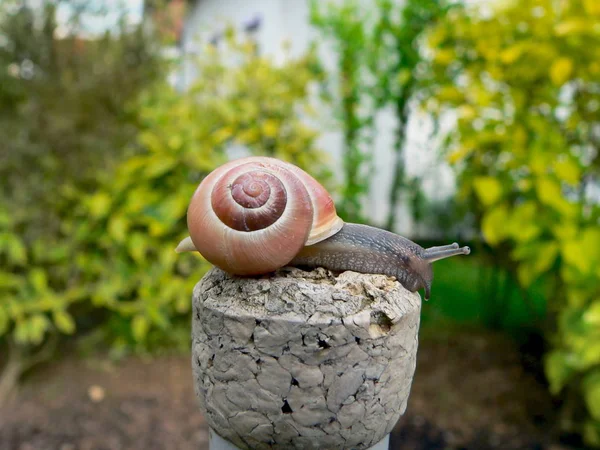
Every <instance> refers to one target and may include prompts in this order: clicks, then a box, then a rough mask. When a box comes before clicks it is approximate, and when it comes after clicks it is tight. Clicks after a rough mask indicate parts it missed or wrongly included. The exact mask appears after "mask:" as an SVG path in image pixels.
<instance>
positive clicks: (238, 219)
mask: <svg viewBox="0 0 600 450" xmlns="http://www.w3.org/2000/svg"><path fill="white" fill-rule="evenodd" d="M187 225H188V230H189V233H190V236H189V237H188V238H186V239H184V240H183V241H181V242H180V244H179V245H178V247H177V249H176V250H177V251H178V252H184V251H198V252H199V253H200V254H201V255H202V256H203V257H204V258H205V259H206V260H208V261H209V262H210V263H212V264H214V265H215V266H217V267H219V268H221V269H222V270H224V271H226V272H229V273H231V274H234V275H258V274H264V273H269V272H272V271H274V270H276V269H278V268H280V267H284V266H297V267H311V268H314V267H324V268H326V269H329V270H333V271H340V272H341V271H345V270H352V271H355V272H361V273H378V274H385V275H390V276H394V277H396V279H397V280H398V281H399V282H400V283H401V284H402V285H403V286H404V287H405V288H406V289H408V290H410V291H411V292H415V291H417V290H419V289H425V299H428V298H429V297H430V292H431V283H432V281H433V269H432V265H431V264H432V263H433V262H434V261H437V260H439V259H442V258H447V257H450V256H454V255H460V254H464V255H467V254H469V253H470V250H469V248H468V247H462V248H460V247H459V246H458V244H456V243H453V244H450V245H446V246H441V247H433V248H429V249H424V248H423V247H421V246H419V245H418V244H415V243H414V242H412V241H410V240H409V239H406V238H404V237H402V236H399V235H397V234H395V233H391V232H389V231H386V230H382V229H379V228H376V227H371V226H368V225H360V224H353V223H344V222H343V221H342V219H340V218H339V217H338V216H337V213H336V210H335V205H334V202H333V200H332V198H331V196H330V195H329V194H328V193H327V191H326V190H325V188H324V187H323V186H321V184H319V183H318V182H317V181H316V180H315V179H314V178H313V177H311V176H310V175H309V174H307V173H306V172H304V171H303V170H302V169H300V168H298V167H296V166H294V165H292V164H290V163H287V162H284V161H280V160H278V159H275V158H268V157H248V158H242V159H238V160H233V161H230V162H229V163H226V164H224V165H222V166H220V167H218V168H217V169H215V170H214V171H213V172H211V173H210V174H209V175H208V176H206V177H205V178H204V179H203V180H202V182H201V183H200V185H199V186H198V188H197V189H196V191H195V192H194V195H193V196H192V199H191V201H190V205H189V207H188V213H187Z"/></svg>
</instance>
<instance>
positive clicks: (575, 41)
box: [427, 0, 600, 445]
mask: <svg viewBox="0 0 600 450" xmlns="http://www.w3.org/2000/svg"><path fill="white" fill-rule="evenodd" d="M598 23H600V8H599V7H598V6H597V2H595V1H593V0H592V1H590V0H569V1H563V2H558V3H557V2H554V1H551V0H523V1H520V2H509V3H503V4H502V6H495V7H492V6H490V4H485V5H483V6H480V7H478V8H475V9H471V8H455V9H454V10H453V11H452V12H451V13H450V14H449V15H448V16H447V20H445V21H443V22H441V23H440V26H439V27H438V28H437V29H436V30H435V32H434V33H433V34H432V36H431V37H430V46H431V48H432V67H433V69H432V73H431V80H430V83H431V84H430V88H431V91H432V94H433V97H432V98H431V99H430V100H429V101H428V102H427V107H428V108H430V109H431V110H434V111H436V112H437V113H438V114H439V116H440V117H448V113H449V112H450V113H452V114H454V115H455V116H456V117H457V123H456V127H455V128H453V129H451V130H450V132H449V134H448V139H447V148H448V152H449V156H448V158H449V161H450V162H451V163H452V164H454V166H455V167H456V168H457V169H458V170H459V180H458V182H459V196H460V199H461V200H463V201H464V202H465V203H466V204H467V205H468V209H469V211H470V217H471V218H472V224H473V225H474V226H475V227H476V228H477V229H479V230H481V232H482V234H483V237H484V239H485V241H486V243H487V244H488V245H489V246H491V247H492V248H493V250H494V252H493V254H492V258H493V260H494V263H495V264H497V265H499V266H501V267H502V268H503V269H504V270H505V271H506V272H507V273H508V274H509V275H510V277H511V279H513V280H514V282H515V284H516V286H517V287H518V288H519V289H520V292H521V293H522V294H523V296H524V301H527V295H526V289H527V288H528V287H529V286H531V285H532V283H534V282H535V281H536V280H537V279H539V278H540V277H543V276H545V275H546V274H547V273H548V272H551V273H552V275H551V276H548V277H547V281H548V284H547V291H546V296H547V298H548V301H549V307H550V310H551V312H552V314H551V316H550V318H551V323H550V324H548V326H549V328H548V337H549V341H550V343H551V346H552V350H551V351H550V352H549V354H547V355H546V358H545V370H546V375H547V378H548V381H549V385H550V390H551V391H552V392H553V393H555V394H559V393H562V394H563V399H564V406H565V407H564V408H563V410H564V416H563V425H564V426H565V427H566V428H567V429H569V430H570V431H575V432H578V433H582V434H583V436H584V438H585V440H586V442H587V443H589V444H593V445H600V270H599V267H600V227H599V220H600V204H599V203H600V201H599V198H598V180H599V178H598V175H599V170H598V169H599V168H600V155H599V149H600V133H598V127H599V121H600V88H599V85H598V77H599V76H600V63H599V61H600V35H599V34H598V32H597V28H598ZM532 320H533V318H532Z"/></svg>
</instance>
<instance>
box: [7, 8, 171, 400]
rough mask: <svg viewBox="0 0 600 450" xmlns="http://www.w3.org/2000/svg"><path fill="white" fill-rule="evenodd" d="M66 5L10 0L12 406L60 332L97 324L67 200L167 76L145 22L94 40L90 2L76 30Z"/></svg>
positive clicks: (85, 187)
mask: <svg viewBox="0 0 600 450" xmlns="http://www.w3.org/2000/svg"><path fill="white" fill-rule="evenodd" d="M63 3H64V4H65V5H67V4H70V3H69V2H63ZM78 3H81V2H78ZM80 6H83V5H80ZM57 7H58V3H57V2H55V1H52V0H46V1H43V2H41V4H40V5H39V7H36V8H35V9H34V8H33V7H32V6H30V5H27V4H26V3H24V2H19V1H13V0H8V1H6V2H2V3H1V4H0V42H2V44H1V45H0V68H1V69H2V70H0V140H2V150H1V151H0V179H1V180H2V183H1V184H0V366H2V365H4V366H3V369H4V372H3V373H4V375H5V376H4V377H0V401H1V400H2V397H3V396H4V395H5V394H6V393H7V392H8V391H10V387H11V383H13V382H14V381H15V380H14V379H15V377H18V375H19V372H20V371H22V370H25V369H26V368H27V367H28V366H30V365H31V364H32V363H34V362H37V361H39V360H41V359H42V358H43V357H47V356H48V355H49V353H48V351H47V349H48V348H49V347H47V345H46V344H47V342H48V341H47V339H48V338H49V337H50V336H57V335H59V334H63V335H72V334H74V333H75V331H76V328H77V327H78V326H79V325H85V322H86V320H82V318H84V317H86V316H87V314H88V313H89V312H90V309H91V308H90V307H88V306H86V303H85V302H83V300H84V299H85V298H86V296H87V295H88V290H87V286H85V285H82V284H81V283H79V281H80V279H79V276H78V273H77V272H76V270H75V268H74V267H73V266H72V264H71V263H72V260H73V255H74V252H75V247H74V245H73V244H74V243H73V241H72V239H71V236H70V230H69V224H68V220H67V218H68V217H69V216H70V214H72V212H73V204H72V197H69V196H67V195H66V194H68V193H69V192H86V191H94V190H95V189H96V188H97V186H98V184H99V181H98V179H99V178H101V174H102V173H105V172H106V171H108V170H109V169H110V168H111V167H112V166H113V164H114V163H115V161H116V160H117V159H118V158H119V157H121V156H122V154H123V152H124V147H125V145H126V144H127V143H129V142H131V141H132V139H133V138H134V137H135V135H136V129H137V124H136V121H137V114H136V111H135V108H134V105H135V103H136V102H137V98H138V96H139V94H140V92H142V90H143V89H145V88H146V87H147V86H148V85H151V84H152V83H153V82H154V80H156V79H157V78H161V77H162V76H163V74H164V70H163V63H162V59H161V57H159V56H158V53H157V51H156V49H157V47H156V46H155V41H154V39H153V38H152V37H151V36H148V35H147V34H146V33H144V32H143V31H142V30H143V27H142V26H138V27H130V28H125V26H121V27H118V29H117V30H116V31H115V32H114V33H106V34H105V35H103V36H98V37H94V38H87V37H84V35H82V34H81V28H80V27H79V26H78V19H80V18H81V16H80V15H79V14H83V15H85V14H92V12H91V11H88V9H87V7H84V8H80V9H78V11H79V13H78V14H76V15H75V16H74V17H73V21H72V22H70V23H69V27H68V33H67V34H66V35H65V33H64V32H65V28H63V29H62V30H59V29H58V26H57V14H58V12H57ZM59 31H60V33H59ZM59 36H60V37H59ZM6 349H8V351H5V350H6Z"/></svg>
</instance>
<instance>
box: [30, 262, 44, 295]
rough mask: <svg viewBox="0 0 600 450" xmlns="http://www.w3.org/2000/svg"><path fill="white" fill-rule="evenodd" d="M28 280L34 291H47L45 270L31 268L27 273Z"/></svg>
mask: <svg viewBox="0 0 600 450" xmlns="http://www.w3.org/2000/svg"><path fill="white" fill-rule="evenodd" d="M28 278H29V282H30V283H31V285H32V286H33V288H34V289H35V291H36V292H38V293H44V292H46V291H48V278H47V276H46V272H45V271H44V270H43V269H40V268H37V267H36V268H33V269H31V270H30V271H29V274H28Z"/></svg>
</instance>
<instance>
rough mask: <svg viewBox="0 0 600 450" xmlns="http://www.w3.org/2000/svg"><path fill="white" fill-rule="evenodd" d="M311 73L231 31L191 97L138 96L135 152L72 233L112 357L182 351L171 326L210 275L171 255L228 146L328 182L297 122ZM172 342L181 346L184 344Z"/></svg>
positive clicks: (306, 63) (210, 53)
mask: <svg viewBox="0 0 600 450" xmlns="http://www.w3.org/2000/svg"><path fill="white" fill-rule="evenodd" d="M233 60H235V61H236V65H235V66H234V67H232V66H231V64H228V63H227V61H233ZM313 69H314V59H313V56H312V54H310V53H309V54H308V55H306V56H303V57H300V58H298V59H290V60H288V61H287V62H286V63H285V64H282V65H277V64H275V63H274V62H273V61H271V60H270V59H269V58H266V57H262V56H259V55H257V54H256V53H255V51H254V47H253V45H252V43H251V42H240V41H237V40H236V37H235V36H234V35H233V34H231V33H230V34H229V35H228V38H227V42H226V47H224V48H222V49H219V50H216V49H214V48H212V47H208V48H206V53H205V54H203V56H202V57H201V58H200V60H199V66H198V72H199V74H200V75H199V76H198V78H197V80H196V81H195V82H194V83H193V84H192V85H191V86H190V88H189V89H188V90H186V91H185V92H183V93H180V92H177V91H175V90H174V89H173V88H172V87H171V86H168V85H159V86H157V87H156V88H155V89H152V90H151V91H149V92H148V93H147V95H145V97H144V98H143V102H142V104H141V107H140V111H139V115H140V123H141V127H140V132H139V134H138V151H137V152H136V153H135V155H133V156H131V157H130V158H127V159H126V160H124V161H123V162H122V163H121V164H119V166H118V167H117V169H116V171H115V172H114V173H113V174H111V176H110V178H109V179H107V180H106V182H105V183H103V186H102V187H101V188H100V189H98V191H97V192H95V193H94V194H92V195H89V196H87V195H84V196H83V198H82V199H81V202H80V204H79V206H78V208H76V212H75V219H74V220H73V222H72V226H73V228H72V231H71V233H72V234H73V236H74V237H75V238H76V240H77V243H78V248H79V251H78V255H77V257H76V259H75V263H76V266H77V271H78V272H79V273H80V274H81V281H80V282H81V283H83V284H84V285H86V286H87V287H88V289H89V290H90V291H91V292H92V293H93V294H92V295H91V297H90V299H89V300H90V301H91V302H92V304H93V305H94V306H95V307H100V308H103V309H106V310H108V311H110V316H109V324H108V325H107V327H105V328H104V331H105V332H106V331H108V338H109V339H110V340H111V341H112V343H113V345H115V346H116V347H117V348H138V349H148V348H156V344H157V343H158V344H160V345H164V344H165V343H168V344H170V345H173V344H177V342H173V340H172V339H171V336H172V332H173V327H174V325H175V324H177V323H178V321H181V320H183V321H184V323H185V329H187V323H188V322H189V317H188V316H189V311H190V304H191V301H190V296H191V292H192V288H193V286H194V285H195V283H197V282H198V280H199V279H200V277H201V276H202V275H203V273H204V272H205V271H206V270H207V269H208V267H209V265H208V263H206V262H205V261H204V260H203V259H202V258H201V257H200V255H198V254H196V253H195V254H183V255H182V254H177V253H175V251H174V249H175V247H176V245H177V244H178V242H179V241H180V240H181V239H182V238H183V237H185V236H186V235H187V226H186V222H185V218H186V210H187V206H188V203H189V200H190V198H191V196H192V194H193V192H194V190H195V189H196V187H197V185H198V183H199V182H200V181H201V180H202V178H203V177H204V176H205V175H206V174H208V173H209V172H210V171H211V170H212V169H214V168H215V167H217V166H218V165H220V164H222V163H223V162H225V161H226V159H227V151H228V149H230V148H231V146H232V145H235V146H243V147H245V148H246V150H247V151H248V152H249V153H252V154H262V155H270V156H276V157H278V158H281V159H284V160H287V161H291V162H294V163H295V164H297V165H299V166H301V167H303V168H305V169H307V170H309V171H310V172H311V173H316V174H317V176H318V177H320V178H321V179H322V180H323V181H324V182H327V180H328V178H327V174H328V171H327V168H326V166H325V165H323V162H324V161H326V158H325V156H324V155H323V154H322V153H321V152H320V151H319V150H318V149H317V148H316V147H315V141H316V137H317V134H316V132H315V131H313V130H312V129H310V128H309V127H308V126H307V125H306V123H305V121H304V119H303V118H302V117H303V115H302V114H301V113H302V112H303V111H305V112H306V111H308V110H309V108H308V107H309V103H308V101H307V98H308V88H309V83H310V82H311V81H314V80H315V79H316V76H317V75H318V72H315V71H314V70H313ZM178 336H180V337H183V338H184V341H183V345H185V346H186V347H185V348H187V341H188V338H189V336H188V334H186V333H183V334H178ZM179 343H180V344H181V343H182V342H179Z"/></svg>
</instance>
